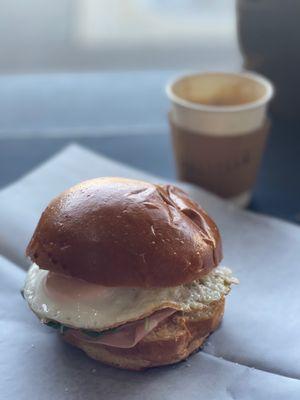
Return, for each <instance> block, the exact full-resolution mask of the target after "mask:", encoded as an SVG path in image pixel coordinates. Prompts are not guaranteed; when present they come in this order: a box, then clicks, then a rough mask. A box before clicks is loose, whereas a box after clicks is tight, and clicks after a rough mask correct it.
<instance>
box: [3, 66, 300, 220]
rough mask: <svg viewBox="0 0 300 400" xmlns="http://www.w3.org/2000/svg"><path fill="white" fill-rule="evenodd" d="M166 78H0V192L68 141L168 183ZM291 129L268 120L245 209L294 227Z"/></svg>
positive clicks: (162, 74) (296, 150)
mask: <svg viewBox="0 0 300 400" xmlns="http://www.w3.org/2000/svg"><path fill="white" fill-rule="evenodd" d="M169 76H170V71H155V72H145V73H142V72H140V73H136V74H135V73H124V74H101V76H100V74H99V75H97V74H90V75H89V76H85V75H80V74H78V75H73V76H72V77H71V78H70V76H67V75H66V76H65V77H64V78H63V77H62V76H57V77H53V76H51V77H49V76H46V75H45V76H37V77H33V76H29V77H22V78H20V77H15V78H14V77H8V79H6V80H3V78H0V87H2V89H3V88H4V89H5V90H4V93H3V91H2V94H0V187H4V186H5V185H7V184H9V183H11V182H13V181H14V180H16V179H17V178H19V177H21V176H22V175H23V174H24V173H26V172H28V171H29V170H31V169H32V168H34V167H36V166H37V165H38V164H40V163H42V162H43V161H44V160H46V159H47V158H48V157H50V156H51V155H53V154H54V153H56V152H57V151H58V150H60V149H62V148H63V147H64V146H66V145H67V144H69V143H74V142H77V143H79V144H82V145H83V146H86V147H87V148H90V149H92V150H94V151H96V152H99V153H101V154H104V155H106V156H108V157H111V158H113V159H116V160H119V161H121V162H124V163H126V164H129V165H131V166H134V167H136V168H141V169H143V170H145V171H147V172H149V173H152V174H155V175H159V176H162V177H164V178H170V179H172V178H175V168H174V161H173V156H172V147H171V143H170V138H169V135H168V127H167V123H166V112H167V109H168V103H167V101H166V99H165V95H164V93H163V90H162V88H163V86H164V84H165V82H166V80H167V78H168V77H169ZM49 82H50V83H49ZM112 83H113V90H110V89H109V88H111V86H112ZM41 88H42V90H41ZM108 94H109V95H108ZM28 103H30V104H28ZM95 104H97V107H95ZM35 116H36V117H35ZM74 121H75V123H74ZM88 121H90V126H88ZM72 124H73V125H72ZM299 131H300V121H299V122H295V121H294V122H288V121H279V120H276V119H274V118H273V125H272V131H271V135H270V138H269V141H268V143H267V148H266V151H265V154H264V158H263V162H262V166H261V169H260V172H259V175H258V178H257V182H256V185H255V188H254V194H253V199H252V202H251V204H250V206H249V208H250V209H251V210H254V211H257V212H261V213H265V214H269V215H273V216H277V217H280V218H284V219H286V220H289V221H293V222H296V223H299V222H300V189H299V181H300V161H299V156H300V135H299ZM29 132H30V134H29ZM72 132H74V133H72Z"/></svg>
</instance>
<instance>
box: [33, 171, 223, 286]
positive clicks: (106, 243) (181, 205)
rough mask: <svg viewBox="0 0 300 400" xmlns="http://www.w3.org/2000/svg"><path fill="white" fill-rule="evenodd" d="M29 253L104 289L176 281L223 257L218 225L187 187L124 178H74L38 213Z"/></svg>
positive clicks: (49, 266) (187, 279) (46, 264)
mask: <svg viewBox="0 0 300 400" xmlns="http://www.w3.org/2000/svg"><path fill="white" fill-rule="evenodd" d="M27 255H28V256H29V257H30V258H31V260H32V261H33V262H35V263H36V264H38V265H39V266H40V268H43V269H46V270H49V271H53V272H58V273H63V274H65V275H70V276H73V277H77V278H81V279H84V280H86V281H89V282H92V283H96V284H100V285H104V286H127V287H163V286H177V285H180V284H183V283H187V282H191V281H193V280H195V279H198V278H200V277H202V276H203V275H206V274H207V273H208V272H209V271H210V270H211V269H212V268H214V267H216V266H217V265H218V264H219V262H220V260H221V258H222V247H221V238H220V234H219V231H218V228H217V226H216V225H215V223H214V222H213V220H212V219H211V218H210V217H209V216H208V215H207V214H206V213H205V211H204V210H203V209H202V208H201V207H200V206H199V205H198V204H196V203H195V202H193V201H192V200H191V199H189V197H188V196H187V194H186V193H185V192H183V191H182V190H181V189H178V188H177V187H175V186H171V185H154V184H152V183H147V182H143V181H138V180H131V179H123V178H98V179H92V180H88V181H85V182H82V183H79V184H78V185H76V186H73V187H71V188H70V189H68V190H66V191H65V192H63V193H62V194H60V195H59V196H58V197H56V198H55V199H54V200H52V202H51V203H50V204H49V205H48V207H47V208H46V210H45V211H44V212H43V214H42V216H41V218H40V220H39V223H38V225H37V227H36V230H35V232H34V234H33V237H32V239H31V241H30V243H29V245H28V247H27Z"/></svg>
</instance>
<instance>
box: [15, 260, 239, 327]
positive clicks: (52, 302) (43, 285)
mask: <svg viewBox="0 0 300 400" xmlns="http://www.w3.org/2000/svg"><path fill="white" fill-rule="evenodd" d="M232 283H237V280H236V279H235V278H233V277H232V273H231V270H230V269H229V268H225V267H218V268H215V269H214V270H213V271H211V272H210V273H209V274H207V275H206V276H205V277H203V278H202V279H199V280H196V281H193V282H191V283H189V284H184V285H180V286H176V287H167V288H151V289H148V288H147V289H145V288H127V287H105V286H101V285H96V284H92V283H89V282H86V281H84V280H81V279H77V278H72V277H69V276H65V275H61V274H56V273H53V272H49V271H46V270H43V269H40V268H39V267H38V266H37V265H36V264H33V265H32V266H31V268H30V269H29V271H28V274H27V279H26V282H25V286H24V291H23V293H24V298H25V299H26V301H27V302H28V304H29V306H30V308H31V309H32V311H33V312H34V313H35V314H36V315H37V316H38V318H39V319H40V320H41V321H42V322H47V321H49V320H54V321H57V322H59V323H61V324H63V325H66V326H69V327H73V328H77V329H89V330H96V331H102V330H106V329H110V328H113V327H116V326H119V325H122V324H124V323H126V322H130V321H135V320H138V319H141V318H145V317H147V316H148V315H151V314H152V313H153V312H155V311H157V310H161V309H164V308H173V309H175V310H180V311H184V312H190V311H193V310H195V311H200V310H202V309H203V308H204V307H205V305H207V304H209V303H211V302H213V301H218V300H220V299H221V298H222V297H223V296H224V295H226V294H228V292H229V291H230V286H231V284H232Z"/></svg>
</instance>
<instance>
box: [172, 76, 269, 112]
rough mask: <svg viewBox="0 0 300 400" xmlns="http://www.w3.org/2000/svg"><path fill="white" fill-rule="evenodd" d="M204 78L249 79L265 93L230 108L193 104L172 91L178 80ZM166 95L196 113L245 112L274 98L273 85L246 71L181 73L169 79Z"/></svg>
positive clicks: (263, 78) (262, 77)
mask: <svg viewBox="0 0 300 400" xmlns="http://www.w3.org/2000/svg"><path fill="white" fill-rule="evenodd" d="M199 75H201V76H203V75H204V76H205V75H230V76H239V77H244V78H248V79H251V80H252V81H256V82H258V83H260V84H261V85H263V86H264V87H265V89H266V92H265V94H264V96H262V97H261V98H260V99H258V100H255V101H251V102H249V103H245V104H239V105H230V106H216V105H207V104H201V103H195V102H192V101H189V100H185V99H183V98H182V97H180V96H177V95H176V94H175V93H174V91H173V86H174V85H175V84H176V83H177V82H178V81H180V80H182V79H184V78H187V77H191V76H199ZM165 90H166V94H167V96H168V98H169V99H170V100H171V101H172V102H173V103H176V104H178V105H180V106H182V107H185V108H188V109H192V110H197V111H206V112H224V113H226V112H233V111H245V110H251V109H254V108H259V107H261V106H262V105H264V104H266V103H267V102H268V101H270V100H271V99H272V98H273V96H274V92H275V89H274V85H273V83H272V82H271V81H270V80H269V79H267V78H265V77H264V76H262V75H260V74H257V73H256V72H253V71H248V70H244V71H242V72H227V71H226V72H223V71H192V72H190V73H183V74H179V75H177V76H175V77H174V78H172V79H170V80H169V82H168V83H167V85H166V89H165Z"/></svg>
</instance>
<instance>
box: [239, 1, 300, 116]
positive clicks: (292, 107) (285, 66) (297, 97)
mask: <svg viewBox="0 0 300 400" xmlns="http://www.w3.org/2000/svg"><path fill="white" fill-rule="evenodd" d="M236 4H237V21H238V25H237V26H238V37H239V44H240V49H241V52H242V54H243V58H244V67H245V68H246V69H250V70H254V71H256V72H258V73H260V74H263V75H265V76H267V77H268V78H269V79H271V80H272V82H273V83H274V85H275V88H276V96H275V98H274V100H273V101H272V104H271V111H272V113H274V114H275V115H276V116H279V117H282V118H285V119H295V118H298V119H300V114H299V110H300V90H299V87H300V73H299V71H300V22H299V21H300V1H299V0H286V1H282V0H237V3H236Z"/></svg>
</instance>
